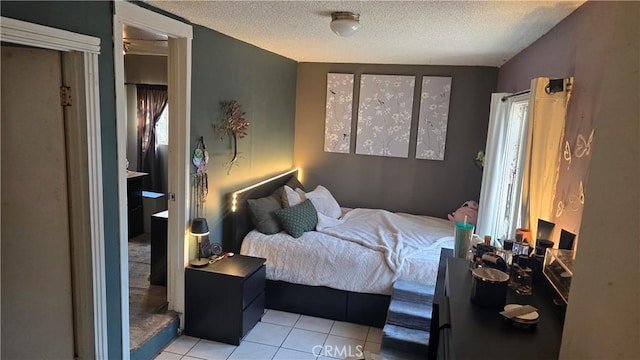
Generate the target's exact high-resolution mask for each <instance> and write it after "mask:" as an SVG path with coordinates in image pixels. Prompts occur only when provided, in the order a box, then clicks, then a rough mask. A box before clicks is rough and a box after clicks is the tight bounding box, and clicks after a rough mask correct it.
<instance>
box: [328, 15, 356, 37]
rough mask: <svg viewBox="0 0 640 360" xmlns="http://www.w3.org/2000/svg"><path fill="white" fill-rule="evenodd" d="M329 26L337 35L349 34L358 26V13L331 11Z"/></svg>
mask: <svg viewBox="0 0 640 360" xmlns="http://www.w3.org/2000/svg"><path fill="white" fill-rule="evenodd" d="M330 27H331V30H333V32H334V33H336V34H337V35H338V36H343V37H344V36H351V35H353V34H354V33H355V32H356V31H358V28H360V14H354V13H352V12H349V11H338V12H334V13H331V24H330Z"/></svg>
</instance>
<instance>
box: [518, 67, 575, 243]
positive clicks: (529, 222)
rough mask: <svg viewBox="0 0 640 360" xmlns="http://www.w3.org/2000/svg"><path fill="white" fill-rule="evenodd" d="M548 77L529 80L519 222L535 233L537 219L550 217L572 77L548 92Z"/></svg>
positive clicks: (551, 218)
mask: <svg viewBox="0 0 640 360" xmlns="http://www.w3.org/2000/svg"><path fill="white" fill-rule="evenodd" d="M549 80H550V79H549V78H536V79H533V80H532V81H531V100H530V104H529V123H528V131H527V148H528V151H527V152H526V160H525V167H524V169H525V171H524V183H523V191H522V205H523V216H524V219H523V220H524V221H523V225H524V226H525V227H527V228H529V229H530V230H531V233H532V234H537V233H538V231H537V227H538V219H543V220H547V221H551V220H553V219H554V216H555V213H554V198H555V195H556V185H557V181H558V174H559V171H560V160H561V157H562V139H563V136H564V130H565V119H566V113H567V105H568V103H569V99H570V97H571V86H572V84H573V78H567V79H564V86H563V87H562V88H563V90H562V91H557V92H551V91H548V89H547V86H548V85H549Z"/></svg>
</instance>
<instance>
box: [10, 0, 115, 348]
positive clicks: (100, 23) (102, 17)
mask: <svg viewBox="0 0 640 360" xmlns="http://www.w3.org/2000/svg"><path fill="white" fill-rule="evenodd" d="M0 13H1V14H2V16H5V17H10V18H14V19H18V20H24V21H29V22H33V23H36V24H41V25H45V26H51V27H55V28H59V29H63V30H68V31H72V32H76V33H80V34H85V35H90V36H95V37H97V38H100V41H101V49H100V55H99V57H98V61H99V64H98V66H99V68H98V71H99V78H100V122H101V124H100V131H101V133H102V174H103V175H102V176H103V178H102V180H103V195H104V196H103V197H104V237H105V254H106V255H105V267H106V271H107V278H106V294H107V317H108V319H109V322H108V324H107V332H108V337H109V344H108V347H109V354H111V355H112V356H117V354H119V353H120V351H121V350H120V349H121V348H122V336H121V334H120V328H121V323H120V312H121V309H120V256H119V240H118V176H117V167H116V166H117V164H116V122H115V100H114V98H115V93H114V82H113V77H114V75H113V41H112V32H113V29H112V17H113V15H112V14H113V12H112V4H111V3H110V2H107V1H83V2H79V1H33V2H32V1H25V2H12V1H2V2H0ZM113 354H116V355H113Z"/></svg>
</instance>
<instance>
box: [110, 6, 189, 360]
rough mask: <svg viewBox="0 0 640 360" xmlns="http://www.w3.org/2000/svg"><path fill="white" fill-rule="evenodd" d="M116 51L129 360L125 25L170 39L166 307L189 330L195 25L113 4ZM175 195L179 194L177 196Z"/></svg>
mask: <svg viewBox="0 0 640 360" xmlns="http://www.w3.org/2000/svg"><path fill="white" fill-rule="evenodd" d="M114 5H115V6H114V11H115V13H114V16H113V20H114V21H113V46H114V52H113V53H114V64H115V90H116V91H115V93H116V130H117V135H118V165H119V166H118V204H119V206H118V210H119V211H118V213H119V219H120V232H119V233H120V285H121V291H120V293H121V308H122V334H123V337H122V338H123V344H122V354H121V357H122V358H123V359H128V358H129V291H128V289H129V278H128V273H129V265H128V262H129V261H128V238H129V237H128V230H127V229H128V219H127V183H126V156H127V155H126V154H127V152H126V150H127V149H126V138H127V129H126V114H125V109H126V105H125V104H126V93H125V85H124V82H125V81H124V54H123V53H122V49H123V39H122V25H123V24H127V25H131V26H134V27H138V28H141V29H144V30H148V31H153V32H156V33H162V34H165V35H167V36H168V37H169V54H168V78H167V80H168V96H169V103H170V104H171V106H169V119H170V121H169V166H168V167H169V170H168V173H169V174H168V175H169V179H168V191H169V199H168V200H169V201H168V202H167V203H168V208H169V214H170V216H169V221H168V229H167V262H168V263H167V301H168V302H169V309H171V310H174V311H176V312H177V313H179V314H180V318H181V321H180V324H181V325H180V326H181V327H182V326H184V325H183V324H184V316H183V313H184V268H185V266H186V265H187V264H188V261H189V259H188V256H189V241H188V240H189V232H188V231H187V229H188V226H187V225H188V223H189V221H190V214H189V206H190V204H189V202H190V201H189V196H188V194H189V187H190V179H189V168H188V165H189V158H188V157H189V146H190V144H189V139H190V131H191V128H190V127H191V123H190V119H191V40H192V38H193V29H192V27H191V25H188V24H185V23H183V22H180V21H178V20H174V19H171V18H169V17H167V16H164V15H161V14H159V13H156V12H153V11H151V10H147V9H145V8H142V7H140V6H137V5H134V4H131V3H129V2H125V1H115V2H114ZM171 194H174V195H173V196H172V195H171Z"/></svg>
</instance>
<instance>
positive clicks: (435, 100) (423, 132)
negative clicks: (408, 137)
mask: <svg viewBox="0 0 640 360" xmlns="http://www.w3.org/2000/svg"><path fill="white" fill-rule="evenodd" d="M450 98H451V78H450V77H440V76H423V77H422V90H421V92H420V114H419V117H418V139H417V141H416V159H427V160H444V149H445V143H446V140H447V122H448V118H449V100H450Z"/></svg>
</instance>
